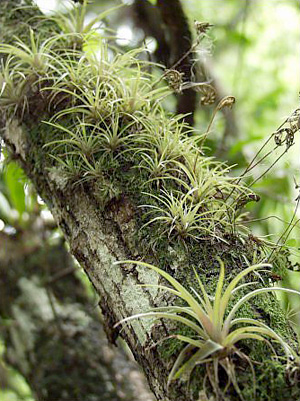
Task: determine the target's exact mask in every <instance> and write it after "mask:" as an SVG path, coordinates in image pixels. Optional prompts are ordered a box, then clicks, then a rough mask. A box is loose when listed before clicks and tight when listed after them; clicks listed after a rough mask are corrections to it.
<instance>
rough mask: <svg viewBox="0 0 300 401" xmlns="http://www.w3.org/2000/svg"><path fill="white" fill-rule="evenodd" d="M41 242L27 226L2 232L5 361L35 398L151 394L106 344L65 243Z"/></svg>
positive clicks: (110, 398) (111, 400) (0, 304)
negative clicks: (23, 380)
mask: <svg viewBox="0 0 300 401" xmlns="http://www.w3.org/2000/svg"><path fill="white" fill-rule="evenodd" d="M40 242H41V241H40V240H39V239H38V238H37V236H36V235H35V234H33V233H32V232H31V231H29V230H28V231H24V233H19V234H18V235H16V236H15V235H13V236H10V235H7V234H4V233H2V234H1V235H0V249H2V250H3V249H5V250H6V252H5V254H4V252H1V254H0V293H1V299H0V316H1V317H2V318H4V319H5V320H4V321H7V322H9V323H8V324H6V326H5V327H6V328H5V329H3V328H2V330H1V334H3V338H4V340H5V345H6V361H7V362H8V363H9V364H10V365H11V366H13V367H14V368H15V369H17V370H18V371H19V372H21V373H22V374H23V376H24V377H25V379H26V380H27V382H28V384H29V385H30V387H31V389H32V391H33V394H34V395H35V398H36V400H37V401H38V400H43V401H47V400H49V401H53V400H68V401H69V400H78V401H82V400H83V399H84V400H90V401H95V400H99V401H100V400H101V401H102V400H103V401H104V400H105V401H115V400H125V401H126V400H127V401H132V400H135V401H138V400H141V401H145V399H148V400H151V396H150V394H149V393H148V391H147V390H146V389H145V388H144V385H143V383H142V380H141V378H140V376H139V375H140V373H139V372H138V371H137V369H136V367H134V365H133V364H132V363H131V362H130V361H128V359H127V357H126V356H125V355H124V354H123V352H121V350H118V349H117V348H115V347H112V346H110V345H109V344H108V343H107V339H106V338H105V333H104V331H103V328H102V326H101V323H100V319H99V316H98V314H97V313H96V311H95V310H94V306H93V304H92V303H91V301H90V300H89V299H88V297H87V294H86V289H85V288H84V286H83V284H82V282H81V280H79V278H77V277H76V275H77V273H78V271H77V272H76V269H75V267H74V266H73V262H72V260H71V258H70V256H69V254H68V253H67V251H66V249H65V247H64V245H63V244H57V245H51V246H50V245H49V246H43V245H42V244H41V243H40ZM72 268H73V270H72ZM63 272H66V274H65V275H62V273H63ZM60 275H61V277H59V276H60ZM74 367H76V369H74Z"/></svg>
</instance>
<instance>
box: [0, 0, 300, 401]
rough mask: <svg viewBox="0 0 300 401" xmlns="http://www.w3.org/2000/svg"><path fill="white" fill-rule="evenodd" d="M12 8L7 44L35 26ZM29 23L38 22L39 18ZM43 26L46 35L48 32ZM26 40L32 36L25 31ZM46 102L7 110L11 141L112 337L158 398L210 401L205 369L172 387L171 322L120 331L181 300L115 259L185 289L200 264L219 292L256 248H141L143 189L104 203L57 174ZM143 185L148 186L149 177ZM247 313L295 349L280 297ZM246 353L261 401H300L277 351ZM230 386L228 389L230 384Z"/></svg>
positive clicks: (215, 244) (232, 394)
mask: <svg viewBox="0 0 300 401" xmlns="http://www.w3.org/2000/svg"><path fill="white" fill-rule="evenodd" d="M3 3H4V7H3V8H2V10H1V11H0V17H1V19H0V28H1V30H0V32H1V35H2V39H3V40H4V41H9V40H11V34H12V33H14V32H15V33H16V34H19V32H18V26H17V24H16V22H17V21H19V19H20V18H22V19H23V20H26V18H27V17H28V14H27V13H28V11H26V10H23V11H22V10H18V11H17V13H16V12H13V11H12V7H13V6H15V5H17V4H18V1H9V2H8V1H4V2H3ZM4 10H5V12H4ZM29 23H30V24H31V25H34V24H35V22H34V20H32V19H31V20H29ZM37 26H38V29H39V30H40V29H41V27H40V25H37ZM37 26H36V27H37ZM36 27H35V26H33V28H36ZM8 32H9V33H10V35H7V33H8ZM22 35H23V36H26V34H25V33H24V31H23V33H22ZM39 96H40V95H39V94H36V95H35V96H32V97H30V98H29V112H27V113H26V115H25V116H24V117H23V118H22V119H20V118H18V119H17V118H16V117H15V118H10V119H7V118H6V117H7V116H6V114H5V113H4V112H3V113H2V116H1V128H2V129H3V131H2V135H3V138H4V141H5V143H6V146H7V148H8V149H9V150H10V152H11V154H12V155H13V157H14V158H15V159H16V160H18V162H19V163H20V165H21V166H22V167H23V169H24V171H25V173H26V174H27V176H28V177H29V178H30V179H31V180H32V182H33V183H34V185H35V187H36V190H37V192H38V193H39V194H40V196H41V197H42V198H43V199H44V200H45V202H46V203H47V205H48V207H49V209H50V210H51V212H52V214H53V216H54V218H55V220H56V222H57V224H58V225H59V227H60V228H61V229H62V231H63V234H64V236H65V238H66V240H67V242H68V243H69V246H70V250H71V252H72V254H73V255H74V256H75V257H76V259H77V260H78V261H79V263H80V264H81V266H82V267H83V268H84V270H85V272H86V274H87V275H88V277H89V279H90V281H91V282H92V284H93V286H94V288H95V290H96V292H97V293H98V295H99V297H100V306H101V310H102V314H103V317H104V321H105V331H106V334H107V336H108V338H109V340H110V341H111V342H112V343H114V342H115V340H116V338H117V336H118V335H121V336H122V337H123V338H124V339H125V341H126V342H127V344H128V345H129V347H130V349H131V351H132V353H133V355H134V357H135V359H136V360H137V362H138V363H139V364H140V366H141V367H142V369H143V371H144V373H145V375H146V377H147V379H148V382H149V385H150V387H151V389H152V391H153V393H154V394H155V396H156V398H157V399H158V400H164V401H175V400H176V401H191V400H194V399H198V398H199V397H200V399H205V395H204V393H203V392H202V391H201V385H202V384H201V383H202V382H203V377H204V376H203V375H204V372H203V371H202V370H201V369H200V370H199V371H197V375H195V380H193V381H192V386H191V389H190V388H188V386H187V385H186V383H183V382H181V381H177V382H174V383H173V384H172V385H171V386H170V388H169V389H168V388H167V378H168V373H169V371H170V368H171V366H172V362H174V356H175V355H176V353H175V354H174V350H173V351H172V349H171V347H169V348H168V347H167V346H166V347H152V345H153V342H156V341H158V340H159V339H161V338H162V337H164V336H168V335H169V334H170V332H171V333H173V332H172V331H170V330H171V329H170V327H169V325H166V324H165V322H162V323H157V322H155V323H154V322H153V321H150V320H149V319H148V320H139V321H137V320H136V321H134V322H132V324H130V325H128V327H126V328H124V330H122V331H121V332H120V331H119V330H118V329H114V328H113V326H114V324H115V323H116V322H118V321H120V320H121V319H123V318H125V317H127V316H130V315H132V314H136V313H139V312H144V311H147V310H148V309H149V308H151V307H153V306H154V305H161V304H165V303H168V302H173V299H172V300H170V299H169V297H166V296H165V295H164V294H163V293H162V292H161V291H159V290H158V289H157V288H155V287H153V288H150V289H149V288H147V287H142V286H140V284H152V285H153V284H154V285H156V284H158V283H159V277H158V276H157V274H156V273H155V272H153V271H152V270H145V269H143V268H137V267H135V266H131V267H127V268H126V267H124V266H121V265H116V264H114V262H116V261H120V260H128V259H131V260H132V259H134V260H137V259H146V260H149V261H151V262H153V263H155V264H156V265H160V266H163V267H164V268H165V269H167V270H168V271H170V272H172V274H174V275H175V276H176V278H177V279H181V280H182V281H183V282H186V283H190V282H193V270H192V269H191V267H192V266H198V267H199V266H200V267H201V279H202V280H203V282H205V283H206V285H207V287H208V288H211V289H212V288H214V286H215V284H216V280H217V277H218V275H219V263H218V262H217V257H218V256H219V257H220V258H221V259H222V260H223V261H224V263H225V265H226V268H227V272H228V274H230V276H231V277H232V276H234V275H236V274H237V273H238V272H239V271H241V270H242V269H243V268H244V267H245V259H244V256H248V258H249V259H250V260H251V255H252V254H253V251H254V248H255V247H256V244H255V243H254V242H252V241H251V240H245V239H244V240H243V241H241V240H240V239H239V238H238V236H232V237H231V238H228V240H227V242H222V241H217V240H212V241H198V242H197V243H193V242H192V241H191V242H190V243H189V242H188V243H187V244H185V245H182V243H181V242H179V243H177V244H175V245H174V244H172V245H170V244H169V242H168V237H167V235H166V236H165V237H166V238H163V237H162V238H161V242H160V243H159V245H158V246H157V248H156V249H154V248H149V247H146V246H145V244H146V243H151V241H150V240H151V237H152V236H155V234H156V233H155V231H154V229H153V231H152V232H151V227H148V233H147V238H146V239H145V238H143V240H144V241H140V237H139V229H140V215H141V213H140V211H139V208H138V205H140V204H141V203H142V199H143V195H142V194H141V191H140V188H139V187H136V188H135V191H132V192H130V193H128V192H127V191H122V189H121V190H120V188H122V187H121V186H120V188H118V190H117V191H116V192H117V193H118V196H113V197H112V198H111V199H110V200H109V202H106V203H105V204H103V203H102V201H101V200H99V198H98V197H97V196H95V192H94V190H93V189H94V188H93V185H92V184H91V183H86V184H82V185H77V186H76V187H74V186H73V185H72V184H71V183H70V182H69V181H68V180H67V179H65V177H64V176H63V175H62V174H61V171H60V170H59V169H56V170H55V169H48V165H49V164H48V162H49V155H47V153H46V151H45V148H43V147H42V146H43V144H44V142H43V140H42V139H41V138H45V137H46V136H47V134H48V133H49V135H50V134H51V129H50V127H47V126H46V125H45V124H43V123H42V120H43V119H45V118H49V116H47V113H48V104H47V100H45V98H43V97H42V96H40V97H39ZM45 115H46V116H47V117H45ZM128 168H130V166H129V167H128ZM109 174H113V173H112V172H109ZM124 174H126V171H124ZM131 174H133V177H131V180H132V181H134V179H135V176H134V174H136V178H137V177H138V174H139V170H138V169H133V170H132V172H131ZM137 182H140V178H139V179H137ZM247 310H248V316H252V317H256V316H259V317H260V318H261V319H262V320H263V321H265V322H266V323H268V324H270V325H271V326H272V328H273V329H274V330H277V331H278V332H279V333H280V334H281V335H282V336H283V337H284V338H285V339H286V340H289V339H290V340H291V341H292V342H293V340H292V338H293V334H292V332H291V330H290V329H289V327H288V324H287V321H286V319H285V317H284V313H283V312H282V310H281V309H280V307H279V304H278V303H277V301H276V300H275V298H274V297H273V296H264V297H263V299H262V300H260V301H258V300H257V299H256V300H255V301H253V302H252V303H251V305H248V307H247ZM173 329H174V328H173ZM149 346H151V347H149ZM253 350H254V351H253ZM95 351H96V350H95ZM175 351H176V350H175ZM177 351H178V348H177ZM177 351H176V352H177ZM91 352H92V351H91ZM243 352H244V353H246V354H251V353H252V354H251V357H252V358H257V359H258V362H259V364H258V365H257V366H258V368H257V369H256V370H257V374H256V382H257V385H258V390H257V393H258V396H259V399H260V400H271V399H272V400H276V399H277V400H284V399H286V400H297V399H299V389H298V388H297V387H296V386H290V384H289V383H288V382H287V381H286V379H285V367H284V365H282V364H280V363H278V362H275V361H273V360H271V351H270V348H268V346H264V345H262V346H261V345H259V346H255V347H253V346H252V344H250V345H249V344H248V343H245V344H244V345H243ZM235 363H236V372H237V374H238V379H239V384H240V388H241V389H242V393H243V395H244V398H246V399H251V397H252V395H253V389H252V388H251V387H252V384H250V383H252V379H253V374H252V370H251V369H250V367H249V364H247V362H245V360H242V359H241V360H240V361H239V360H238V361H236V362H235ZM201 375H202V376H201ZM223 376H224V375H223ZM220 380H222V372H220ZM223 380H224V381H225V383H224V387H226V379H224V378H223ZM199 383H200V385H199ZM199 387H200V388H199ZM208 387H209V386H208ZM231 387H232V388H231ZM231 387H230V388H229V389H228V391H227V395H226V397H227V399H230V400H238V399H240V398H241V395H239V394H238V393H237V392H236V391H235V389H234V388H233V386H231ZM207 392H208V393H212V389H211V388H208V389H207ZM199 394H200V395H199ZM201 397H202V398H201Z"/></svg>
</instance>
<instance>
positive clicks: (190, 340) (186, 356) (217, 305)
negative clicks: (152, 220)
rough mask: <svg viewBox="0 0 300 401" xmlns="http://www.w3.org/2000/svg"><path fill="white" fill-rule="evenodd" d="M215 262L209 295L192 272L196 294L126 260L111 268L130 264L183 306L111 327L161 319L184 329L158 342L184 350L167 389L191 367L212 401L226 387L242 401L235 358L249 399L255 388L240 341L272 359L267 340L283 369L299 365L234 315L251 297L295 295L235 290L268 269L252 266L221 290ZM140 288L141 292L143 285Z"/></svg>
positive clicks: (270, 334)
mask: <svg viewBox="0 0 300 401" xmlns="http://www.w3.org/2000/svg"><path fill="white" fill-rule="evenodd" d="M218 260H219V264H220V275H219V279H218V282H217V284H216V289H215V292H214V293H213V294H208V293H207V291H206V289H205V286H204V284H203V283H202V281H201V279H200V277H199V275H198V274H197V272H196V270H195V269H194V274H195V278H196V282H197V284H198V289H197V288H192V287H191V288H190V289H189V290H188V289H186V288H185V287H184V286H182V284H180V283H179V282H178V281H177V280H176V279H174V278H173V277H172V276H171V275H169V274H168V273H166V272H165V271H164V270H161V269H160V268H158V267H156V266H153V265H151V264H148V263H144V262H141V261H130V260H128V261H122V262H117V263H122V264H123V263H126V264H135V265H137V266H141V267H144V268H149V269H151V270H153V271H155V272H156V273H158V274H159V275H160V276H161V277H162V278H163V279H164V280H165V281H167V283H168V284H169V285H170V286H165V285H157V286H155V287H157V288H158V289H161V290H162V291H166V292H168V293H171V294H172V295H175V296H176V297H177V298H178V299H180V300H181V301H183V302H184V305H183V306H176V305H169V306H162V307H159V306H158V307H155V308H153V309H151V310H150V311H148V312H144V313H140V314H137V315H133V316H130V317H127V318H125V319H123V320H121V321H120V322H118V323H117V324H116V325H115V327H116V326H118V325H120V324H125V323H128V322H130V321H131V320H134V319H140V318H154V319H156V318H157V319H167V320H172V321H176V322H178V323H180V324H182V325H183V326H185V327H187V328H189V329H190V332H193V335H191V336H187V335H182V334H180V333H178V334H174V335H171V336H168V337H166V338H165V339H162V341H163V340H166V339H169V338H174V339H176V340H179V341H180V342H182V343H183V344H184V347H183V348H182V350H181V351H180V353H179V354H178V356H177V358H176V361H175V363H174V365H173V367H172V369H171V371H170V373H169V378H168V386H169V385H170V384H171V382H172V381H173V380H177V379H183V380H189V378H190V376H191V374H192V372H193V370H194V369H195V368H196V367H197V366H199V365H203V366H205V368H206V377H205V379H204V382H205V381H206V380H208V381H209V383H210V385H211V387H212V389H213V391H214V393H215V395H216V396H217V397H218V399H222V400H225V399H226V391H227V390H228V388H229V386H230V385H232V386H233V387H234V389H235V390H236V392H237V393H238V395H239V397H240V399H241V400H244V398H243V395H242V390H241V388H240V386H239V384H238V380H237V376H236V372H235V366H236V358H240V359H243V360H244V361H246V363H247V364H248V365H249V367H250V369H251V371H252V376H253V397H254V398H255V392H256V389H255V387H256V382H255V372H254V366H253V362H252V361H251V359H250V358H249V357H248V356H247V355H246V354H245V353H244V352H242V351H241V349H240V348H239V342H240V341H244V340H254V341H260V342H265V343H266V344H268V345H269V346H270V348H271V350H272V352H273V353H275V356H276V352H275V349H274V348H273V346H272V345H271V343H270V342H269V340H273V341H275V342H277V343H278V344H280V345H281V347H282V349H283V351H284V354H285V357H286V361H287V366H290V365H291V360H292V361H296V362H295V365H294V366H296V365H297V364H299V357H298V356H297V354H296V352H295V351H294V350H293V349H292V348H291V347H290V346H289V344H288V343H287V342H286V341H285V340H284V339H283V338H282V337H281V336H280V335H279V334H277V333H276V332H275V331H274V330H273V329H272V328H271V327H270V326H268V325H267V324H265V323H263V322H261V321H260V320H257V319H252V318H249V317H236V315H237V313H238V312H239V310H240V309H241V307H242V306H243V305H244V304H245V303H246V302H247V301H249V300H250V299H251V298H253V297H256V296H257V295H263V294H266V293H269V292H275V291H283V292H288V293H291V294H297V295H300V292H299V291H295V290H290V289H287V288H282V287H265V288H258V289H254V290H249V291H248V290H247V289H248V288H249V287H250V286H253V285H257V284H258V283H257V282H247V283H243V284H240V282H241V281H242V280H243V279H244V278H245V277H246V276H247V275H249V274H250V273H252V272H256V271H259V270H262V269H266V268H270V267H271V265H267V264H257V265H252V266H249V267H247V268H246V269H244V270H243V271H241V272H240V273H239V274H237V276H236V277H235V278H234V279H232V280H231V281H230V282H229V283H228V284H227V286H225V268H224V263H223V262H222V260H221V259H218ZM145 286H146V287H147V284H146V285H145ZM151 286H153V285H151ZM151 286H150V287H151ZM241 289H244V290H245V289H246V294H245V295H243V296H242V297H240V298H239V299H237V300H236V301H234V302H233V303H232V302H231V303H230V301H231V300H232V298H233V299H234V297H235V295H236V293H238V292H239V291H240V290H241ZM220 369H223V370H224V371H225V373H226V375H227V378H228V383H227V385H226V386H225V388H223V389H222V388H221V384H220V380H219V370H220Z"/></svg>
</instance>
